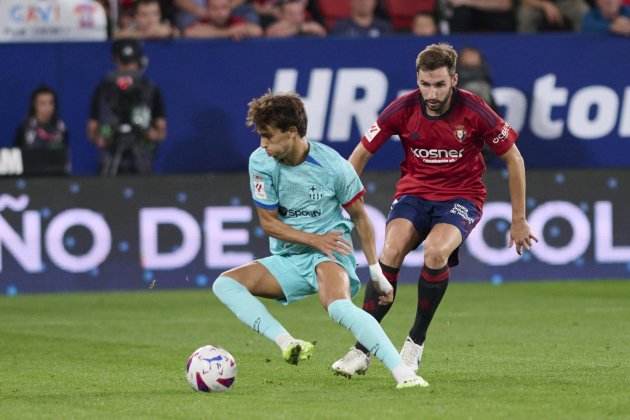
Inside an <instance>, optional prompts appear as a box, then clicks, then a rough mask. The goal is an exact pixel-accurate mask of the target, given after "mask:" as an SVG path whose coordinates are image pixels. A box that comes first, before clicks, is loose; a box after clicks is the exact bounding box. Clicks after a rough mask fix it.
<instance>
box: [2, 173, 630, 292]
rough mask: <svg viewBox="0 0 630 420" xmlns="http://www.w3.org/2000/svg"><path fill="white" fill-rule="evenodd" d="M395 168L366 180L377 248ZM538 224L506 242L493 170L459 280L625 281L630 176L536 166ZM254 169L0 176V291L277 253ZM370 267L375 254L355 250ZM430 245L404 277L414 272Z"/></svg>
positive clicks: (102, 282) (211, 272)
mask: <svg viewBox="0 0 630 420" xmlns="http://www.w3.org/2000/svg"><path fill="white" fill-rule="evenodd" d="M396 179H397V174H396V173H393V172H383V173H379V172H374V173H369V174H367V175H366V177H365V185H366V189H367V191H368V194H367V203H368V211H369V214H370V216H371V218H372V220H373V221H374V224H375V227H376V232H377V242H378V247H379V248H380V247H381V244H382V241H383V236H384V223H385V218H386V214H387V210H388V207H389V204H390V201H391V193H392V190H393V184H394V182H395V181H396ZM528 181H529V191H528V200H527V207H528V213H529V221H530V224H531V226H532V229H533V231H534V232H535V233H536V234H537V235H538V236H539V238H540V242H539V243H538V244H537V245H536V246H535V247H534V248H533V249H532V251H531V252H530V253H526V254H525V255H524V256H523V257H521V258H520V259H519V258H518V257H517V256H516V254H515V252H514V250H513V249H507V248H505V243H506V235H507V231H508V229H509V218H510V215H511V208H510V204H509V202H508V191H507V185H506V180H505V179H504V174H502V173H501V172H492V173H490V174H489V175H488V177H487V183H488V187H489V190H490V195H489V199H488V202H487V203H486V206H485V211H484V217H483V218H482V220H481V222H480V224H479V225H478V227H477V228H476V230H475V231H474V232H473V234H472V235H471V236H470V237H469V239H468V241H467V242H466V244H465V245H464V247H463V248H462V250H461V254H460V257H461V258H460V259H461V265H460V266H459V267H458V268H456V269H454V270H453V279H455V281H478V280H480V281H492V282H495V283H500V282H503V281H512V280H544V279H592V278H595V279H597V278H627V277H629V276H630V222H629V221H628V218H627V217H625V215H627V214H628V213H629V212H630V202H628V200H627V197H628V196H629V194H630V174H628V173H627V172H607V171H595V172H590V173H586V172H579V171H566V172H548V171H539V172H530V174H529V176H528ZM247 184H248V181H247V177H246V176H245V175H201V176H189V177H179V176H173V177H152V178H106V179H101V178H75V179H73V178H56V179H53V178H50V179H21V178H18V179H15V178H14V179H8V178H7V179H4V180H2V181H0V191H2V194H0V288H1V289H0V290H2V292H4V293H7V294H15V293H21V292H43V291H74V290H104V289H138V288H149V287H158V288H185V287H206V286H208V285H209V283H210V282H212V281H213V279H214V278H215V277H216V276H217V275H218V274H220V273H221V272H222V271H224V270H226V269H228V268H231V267H233V266H237V265H240V264H243V263H245V262H247V261H250V260H251V259H253V258H257V257H262V256H265V255H267V254H268V244H267V238H266V237H265V235H264V232H263V231H262V229H261V228H260V227H259V225H258V222H257V218H256V213H255V209H253V208H252V206H251V199H250V197H249V191H248V188H247ZM357 259H358V262H359V264H360V266H361V267H363V268H361V272H360V273H361V274H363V277H365V272H364V271H363V270H364V267H365V260H364V258H363V255H362V253H360V252H357ZM421 264H422V250H421V249H419V250H416V251H414V252H412V253H411V254H409V256H408V257H407V259H406V260H405V265H404V266H403V269H402V275H401V281H406V282H410V281H415V280H416V278H417V276H418V272H419V267H420V266H421Z"/></svg>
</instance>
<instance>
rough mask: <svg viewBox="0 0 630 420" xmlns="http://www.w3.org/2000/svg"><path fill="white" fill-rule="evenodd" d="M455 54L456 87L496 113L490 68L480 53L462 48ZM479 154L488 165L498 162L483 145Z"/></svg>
mask: <svg viewBox="0 0 630 420" xmlns="http://www.w3.org/2000/svg"><path fill="white" fill-rule="evenodd" d="M457 54H458V56H457V76H458V81H457V86H458V87H460V88H462V89H466V90H468V91H470V92H472V93H474V94H476V95H478V96H480V97H481V98H482V99H483V100H484V101H486V103H487V104H488V105H490V107H491V108H492V109H493V110H494V111H495V112H497V113H498V109H497V104H496V102H495V101H494V96H492V76H491V74H490V67H489V66H488V63H487V62H486V60H485V58H484V57H483V54H482V53H481V51H479V50H478V49H477V48H473V47H464V48H462V49H461V50H459V52H458V53H457ZM481 153H482V155H483V157H484V159H485V161H486V162H487V163H489V164H494V163H497V162H499V161H500V159H498V158H497V156H496V154H494V153H492V152H491V151H490V150H489V148H488V146H487V145H484V148H483V150H482V152H481Z"/></svg>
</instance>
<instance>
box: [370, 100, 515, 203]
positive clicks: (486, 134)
mask: <svg viewBox="0 0 630 420" xmlns="http://www.w3.org/2000/svg"><path fill="white" fill-rule="evenodd" d="M394 134H397V135H398V136H399V137H400V141H401V143H402V147H403V150H404V159H403V161H402V162H401V164H400V174H401V175H400V179H399V180H398V182H397V183H396V193H395V195H394V196H395V197H400V196H402V195H414V196H418V197H421V198H424V199H426V200H431V201H447V200H452V199H455V198H465V199H467V200H469V201H471V202H472V203H474V204H475V205H476V206H477V207H478V208H479V209H481V207H482V205H483V202H484V201H485V199H486V187H485V185H484V184H483V181H482V178H481V177H482V176H483V173H484V171H485V169H486V164H485V162H484V159H483V156H482V155H481V150H482V148H483V145H484V143H485V144H487V145H488V146H489V147H490V149H491V150H492V151H493V152H494V153H496V154H497V155H502V154H503V153H505V152H507V151H508V149H509V148H510V147H512V144H514V142H515V141H516V139H517V137H518V134H517V133H516V131H514V129H513V128H512V127H511V126H510V124H508V123H507V122H505V121H504V120H503V119H502V118H501V117H499V116H498V115H497V114H496V112H494V111H493V110H492V108H490V107H489V106H488V105H487V104H486V103H485V102H484V101H483V99H481V98H480V97H478V96H477V95H475V94H473V93H471V92H468V91H466V90H463V89H455V91H454V93H453V98H452V102H451V107H450V109H449V110H448V111H447V112H446V113H445V114H443V115H441V116H439V117H432V116H429V115H427V114H426V112H425V108H424V104H423V102H422V97H421V95H420V89H416V90H415V91H413V92H411V93H408V94H406V95H403V96H401V97H400V98H398V99H396V100H394V101H392V103H390V104H389V105H388V106H387V108H385V109H384V110H383V112H381V114H380V115H379V117H378V119H377V121H376V122H375V123H374V124H373V125H372V127H370V129H369V130H368V131H367V133H365V135H364V136H363V137H362V138H361V143H362V144H363V146H365V148H366V149H367V150H368V151H370V152H371V153H375V152H376V151H378V149H379V148H380V147H381V146H382V145H383V144H384V143H385V142H386V141H388V140H389V139H390V137H391V136H392V135H394Z"/></svg>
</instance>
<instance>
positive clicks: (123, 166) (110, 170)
mask: <svg viewBox="0 0 630 420" xmlns="http://www.w3.org/2000/svg"><path fill="white" fill-rule="evenodd" d="M110 80H111V82H112V83H111V84H110V86H111V91H110V95H111V96H110V101H109V102H110V110H111V112H110V114H109V118H108V120H109V121H106V122H103V123H102V124H101V136H102V137H103V138H104V139H106V140H107V143H108V146H107V152H108V153H107V156H106V158H105V161H104V162H103V167H102V171H101V172H102V174H103V175H117V174H119V173H138V174H148V173H150V172H151V160H152V154H153V149H154V145H153V144H152V143H151V142H150V141H149V140H148V139H147V132H148V130H149V129H150V127H151V108H150V104H149V100H148V98H147V94H146V89H147V87H146V85H145V83H144V81H143V80H142V78H141V74H140V73H139V72H129V71H118V72H114V73H113V74H112V75H111V79H110Z"/></svg>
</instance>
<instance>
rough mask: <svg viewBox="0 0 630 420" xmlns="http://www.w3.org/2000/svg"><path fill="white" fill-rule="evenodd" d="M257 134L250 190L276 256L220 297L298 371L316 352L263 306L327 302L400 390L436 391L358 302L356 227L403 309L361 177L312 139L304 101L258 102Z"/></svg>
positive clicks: (251, 121) (227, 285) (231, 274)
mask: <svg viewBox="0 0 630 420" xmlns="http://www.w3.org/2000/svg"><path fill="white" fill-rule="evenodd" d="M247 124H248V125H250V126H254V128H255V130H256V131H257V132H258V134H259V135H260V147H259V148H257V149H256V150H255V151H254V152H253V153H252V154H251V156H250V158H249V176H250V188H251V193H252V197H253V200H254V204H255V206H256V211H257V213H258V217H259V219H260V225H261V227H262V228H263V229H264V231H265V232H266V233H267V235H269V246H270V250H271V254H272V255H271V256H270V257H266V258H261V259H259V260H256V261H253V262H251V263H248V264H245V265H242V266H240V267H237V268H234V269H231V270H228V271H226V272H225V273H222V274H221V276H219V277H218V278H217V279H216V280H215V282H214V284H213V285H212V290H213V292H214V294H215V295H216V296H217V298H218V299H219V300H220V301H221V302H223V303H224V304H225V305H226V306H227V307H228V308H229V309H230V310H231V311H232V312H233V313H234V314H235V315H236V316H237V318H238V319H240V320H241V321H242V322H243V323H245V324H246V325H248V326H249V327H250V328H252V329H253V330H254V331H256V332H258V333H260V334H262V335H264V336H265V337H267V338H268V339H269V340H271V341H273V342H275V343H276V344H277V345H278V347H279V348H280V350H281V352H282V356H283V358H284V359H285V360H286V361H287V362H289V363H291V364H297V363H298V362H299V361H300V360H305V359H308V358H310V357H311V355H312V353H313V349H314V346H313V344H312V343H309V342H307V341H304V340H299V339H296V338H294V337H293V336H292V335H291V334H289V332H288V331H287V330H286V329H285V328H284V327H283V326H282V325H280V323H279V322H278V321H277V320H276V319H275V318H274V317H273V316H272V315H271V314H270V313H269V312H268V311H267V309H266V308H265V306H264V305H263V304H262V303H261V302H260V301H259V300H258V299H257V298H256V297H255V296H259V297H265V298H272V299H277V300H279V301H280V302H283V303H285V304H288V303H291V302H293V301H296V300H298V299H302V298H304V297H306V296H308V295H312V294H316V293H317V294H318V295H319V300H320V303H321V304H322V306H323V307H324V309H325V310H327V312H328V315H329V316H330V318H332V320H333V321H335V322H337V323H338V324H341V325H342V326H343V327H345V328H347V329H348V330H350V331H351V332H352V334H353V335H354V336H355V338H356V339H357V341H358V342H360V343H361V344H362V345H363V346H365V348H366V349H369V351H370V352H371V353H372V354H374V356H375V357H376V358H377V359H379V360H381V361H382V362H383V363H384V364H385V366H387V368H388V369H389V370H390V371H391V373H392V375H393V376H394V379H395V380H396V382H397V385H396V386H397V388H409V387H416V386H428V383H427V382H426V381H424V379H422V378H421V377H419V376H417V375H416V373H415V372H414V371H413V369H411V368H410V367H409V366H407V365H406V364H405V363H403V362H402V359H401V357H400V355H399V354H398V351H397V350H396V348H395V347H394V346H393V344H392V343H391V341H390V340H389V338H388V337H387V335H385V333H384V332H383V329H382V328H381V326H380V324H379V323H378V322H377V321H376V320H375V319H374V318H373V317H372V316H371V315H370V314H368V313H367V312H365V311H364V310H362V309H360V308H359V307H357V306H355V305H354V304H353V303H352V301H351V300H350V299H351V297H352V296H354V294H356V293H357V291H358V290H359V287H360V282H359V279H358V277H357V275H356V272H355V266H356V262H355V259H354V256H353V254H352V250H353V247H352V240H351V237H350V233H351V231H352V229H353V226H354V227H356V230H357V233H358V236H359V239H360V241H361V245H362V248H363V252H364V253H365V256H366V258H367V261H368V263H369V264H370V277H371V280H370V281H371V283H373V286H374V290H376V291H377V293H378V294H379V298H378V299H379V301H380V302H381V304H386V303H387V302H391V301H392V299H393V288H392V286H391V285H390V284H389V282H388V281H387V279H386V278H385V277H384V275H383V273H382V272H381V270H380V267H379V265H378V263H377V259H376V247H375V244H374V229H373V227H372V224H371V222H370V220H369V218H368V216H367V214H366V211H365V208H364V205H363V194H364V192H365V191H364V188H363V185H362V184H361V181H360V179H359V177H358V175H357V174H356V172H355V170H354V169H353V168H352V166H351V165H350V163H348V162H347V161H346V160H345V159H343V158H342V157H341V156H340V155H339V154H338V153H337V152H336V151H334V150H333V149H331V148H330V147H328V146H325V145H323V144H321V143H317V142H310V141H308V140H307V139H306V138H305V135H306V124H307V118H306V113H305V111H304V105H303V103H302V101H301V99H300V98H299V97H298V96H297V95H294V94H273V93H267V94H265V95H263V96H261V97H259V98H256V99H253V100H252V101H251V102H250V103H249V111H248V114H247ZM342 207H343V208H344V209H345V210H346V211H347V212H348V214H349V215H350V218H351V220H348V219H346V218H345V217H344V216H343V214H342Z"/></svg>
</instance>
